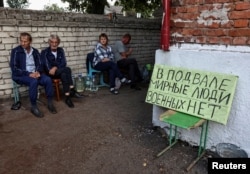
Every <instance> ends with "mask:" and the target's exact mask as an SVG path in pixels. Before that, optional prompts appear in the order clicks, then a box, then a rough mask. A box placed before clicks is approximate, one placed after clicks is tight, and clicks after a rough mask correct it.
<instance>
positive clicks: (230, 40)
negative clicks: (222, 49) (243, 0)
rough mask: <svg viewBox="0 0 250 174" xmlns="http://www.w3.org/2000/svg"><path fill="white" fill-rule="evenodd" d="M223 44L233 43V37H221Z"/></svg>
mask: <svg viewBox="0 0 250 174" xmlns="http://www.w3.org/2000/svg"><path fill="white" fill-rule="evenodd" d="M220 40H221V44H223V45H231V44H232V38H231V37H221V38H220Z"/></svg>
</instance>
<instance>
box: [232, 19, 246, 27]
mask: <svg viewBox="0 0 250 174" xmlns="http://www.w3.org/2000/svg"><path fill="white" fill-rule="evenodd" d="M248 24H249V20H247V19H239V20H235V21H234V27H236V28H243V27H247V26H248Z"/></svg>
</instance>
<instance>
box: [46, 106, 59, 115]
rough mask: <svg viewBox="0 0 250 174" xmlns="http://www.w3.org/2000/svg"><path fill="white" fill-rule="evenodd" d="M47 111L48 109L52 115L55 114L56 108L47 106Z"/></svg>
mask: <svg viewBox="0 0 250 174" xmlns="http://www.w3.org/2000/svg"><path fill="white" fill-rule="evenodd" d="M48 109H49V112H50V113H52V114H56V113H57V111H56V108H55V107H54V105H53V104H48Z"/></svg>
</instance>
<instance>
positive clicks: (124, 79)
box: [121, 77, 131, 84]
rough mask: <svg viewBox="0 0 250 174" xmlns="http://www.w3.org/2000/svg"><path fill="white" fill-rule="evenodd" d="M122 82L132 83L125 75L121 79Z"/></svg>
mask: <svg viewBox="0 0 250 174" xmlns="http://www.w3.org/2000/svg"><path fill="white" fill-rule="evenodd" d="M121 83H122V84H130V83H131V80H128V79H126V78H125V77H123V78H122V79H121Z"/></svg>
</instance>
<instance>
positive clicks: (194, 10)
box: [186, 6, 199, 13]
mask: <svg viewBox="0 0 250 174" xmlns="http://www.w3.org/2000/svg"><path fill="white" fill-rule="evenodd" d="M186 9H187V12H188V13H198V12H199V8H198V6H190V7H187V8H186Z"/></svg>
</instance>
